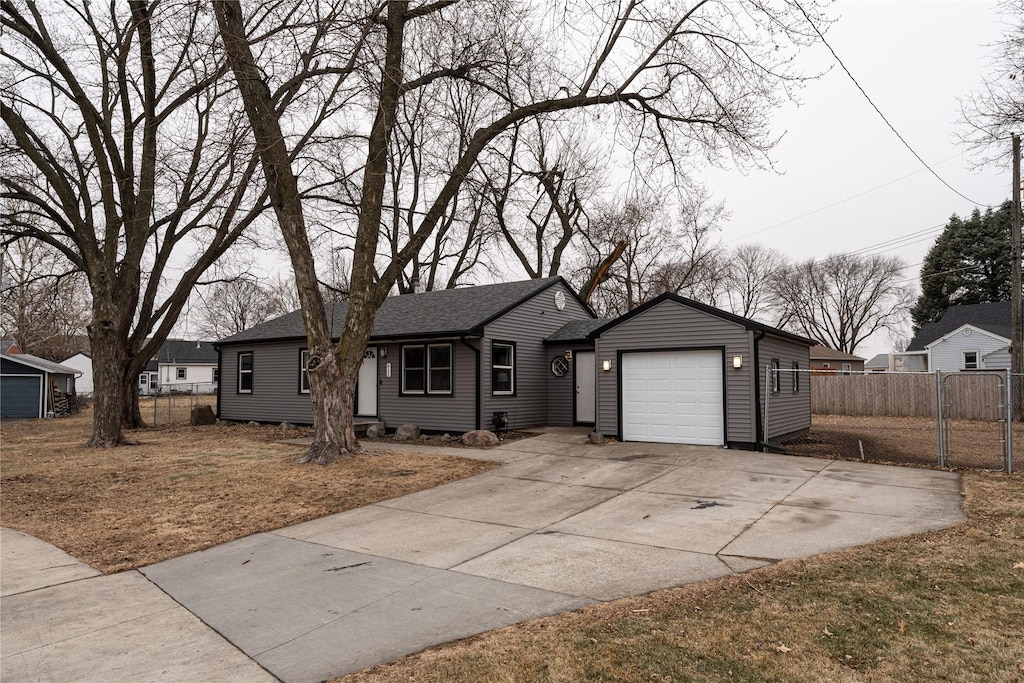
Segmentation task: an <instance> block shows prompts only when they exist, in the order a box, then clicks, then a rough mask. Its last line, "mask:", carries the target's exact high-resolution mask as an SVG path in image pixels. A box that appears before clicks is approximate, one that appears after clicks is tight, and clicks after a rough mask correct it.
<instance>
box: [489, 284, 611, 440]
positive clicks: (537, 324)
mask: <svg viewBox="0 0 1024 683" xmlns="http://www.w3.org/2000/svg"><path fill="white" fill-rule="evenodd" d="M559 290H561V292H562V294H563V295H564V296H565V308H563V309H562V310H558V308H557V307H556V306H555V292H556V291H559ZM590 317H591V316H590V314H589V313H588V312H587V311H586V310H585V309H584V308H583V307H582V306H581V305H580V303H579V302H578V301H577V300H576V297H575V296H573V295H572V293H571V292H570V291H569V289H567V288H566V287H565V285H564V284H562V283H558V284H556V285H554V286H552V287H549V288H548V289H545V290H543V291H541V292H539V293H538V294H536V295H534V296H533V297H532V298H530V299H528V300H527V301H525V302H524V303H523V304H522V305H520V306H517V307H516V308H515V309H513V310H511V311H509V312H508V313H506V314H505V315H503V316H501V317H500V318H498V319H497V320H495V321H494V322H492V323H490V324H489V325H487V327H486V328H485V330H484V338H483V340H482V352H483V353H482V359H481V360H482V363H481V375H482V377H481V380H482V382H481V391H482V394H481V395H482V398H483V416H482V417H483V427H484V428H485V429H489V428H491V427H492V426H493V424H492V419H493V417H494V413H495V412H498V411H504V412H507V413H508V426H509V428H510V429H522V428H524V427H536V426H540V425H545V424H548V422H549V416H550V415H551V414H552V406H553V405H554V404H555V403H556V402H561V403H562V404H564V405H558V406H557V408H556V410H555V413H556V414H561V415H564V412H563V411H567V412H568V415H569V420H568V422H559V423H558V424H572V396H573V394H572V386H571V383H572V373H571V372H570V373H569V375H568V380H569V383H570V386H569V391H570V393H569V394H568V395H566V393H565V391H564V389H562V387H561V383H557V384H559V387H558V388H559V389H560V391H559V392H558V395H557V396H551V395H550V394H549V393H548V389H549V380H548V377H549V376H551V360H552V358H553V357H554V355H555V354H556V353H557V352H556V351H553V349H552V348H550V347H545V345H544V339H545V338H547V337H549V336H551V335H552V334H553V333H554V332H555V331H557V330H559V329H560V328H561V327H562V326H563V325H565V324H566V323H568V322H570V321H573V320H579V319H581V318H588V319H589V318H590ZM495 341H505V342H514V343H515V348H516V351H515V395H512V396H501V395H499V396H494V395H492V393H491V344H492V342H495ZM559 348H562V347H559ZM563 353H564V350H563ZM553 379H559V378H553ZM561 379H563V380H564V379H566V378H561Z"/></svg>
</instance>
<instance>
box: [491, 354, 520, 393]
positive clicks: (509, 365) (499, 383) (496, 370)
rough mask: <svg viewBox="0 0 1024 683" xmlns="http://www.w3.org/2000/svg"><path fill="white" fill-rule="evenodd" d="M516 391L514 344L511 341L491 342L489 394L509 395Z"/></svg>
mask: <svg viewBox="0 0 1024 683" xmlns="http://www.w3.org/2000/svg"><path fill="white" fill-rule="evenodd" d="M515 393H516V345H515V344H513V343H511V342H492V343H491V394H494V395H497V396H502V395H504V396H511V395H514V394H515Z"/></svg>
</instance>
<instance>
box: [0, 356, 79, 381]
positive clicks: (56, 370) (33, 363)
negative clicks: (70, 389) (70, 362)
mask: <svg viewBox="0 0 1024 683" xmlns="http://www.w3.org/2000/svg"><path fill="white" fill-rule="evenodd" d="M0 356H3V357H4V359H5V360H9V361H13V362H15V363H21V364H22V365H27V366H29V367H30V368H36V369H37V370H42V371H44V372H49V373H51V374H54V375H75V376H76V377H77V376H78V375H81V374H82V371H81V370H76V369H75V368H69V367H68V366H66V365H61V364H60V363H54V362H53V361H52V360H46V359H45V358H40V357H39V356H33V355H32V354H29V353H15V354H6V353H3V354H0Z"/></svg>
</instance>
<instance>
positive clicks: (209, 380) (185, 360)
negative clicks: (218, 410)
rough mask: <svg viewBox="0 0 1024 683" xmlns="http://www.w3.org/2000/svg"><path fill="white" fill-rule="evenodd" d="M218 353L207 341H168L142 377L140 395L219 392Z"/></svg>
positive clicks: (147, 366)
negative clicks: (165, 392)
mask: <svg viewBox="0 0 1024 683" xmlns="http://www.w3.org/2000/svg"><path fill="white" fill-rule="evenodd" d="M217 379H218V377H217V349H216V347H215V346H214V345H213V344H212V343H210V342H205V341H195V340H192V341H188V340H184V339H168V340H167V341H165V342H164V343H163V344H162V345H161V346H160V350H159V351H158V352H157V354H156V357H154V358H153V359H152V360H150V361H149V363H148V364H147V365H146V369H145V370H144V371H143V372H142V373H140V374H139V393H140V394H143V395H145V394H153V393H156V391H157V390H158V389H159V390H160V391H179V390H180V391H193V392H199V393H211V394H212V393H214V392H215V391H216V390H217Z"/></svg>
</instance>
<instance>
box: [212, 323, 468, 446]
mask: <svg viewBox="0 0 1024 683" xmlns="http://www.w3.org/2000/svg"><path fill="white" fill-rule="evenodd" d="M459 341H460V342H462V345H463V346H465V347H466V348H467V349H469V350H470V351H472V352H473V355H474V356H475V357H476V382H474V389H475V391H476V428H477V429H478V430H479V429H481V424H482V422H481V420H482V413H483V394H482V393H481V391H480V385H481V383H482V382H481V381H480V349H478V348H477V347H475V346H473V345H472V344H470V343H469V342H468V341H466V335H462V336H461V337H459ZM218 387H219V385H218ZM219 403H220V402H219V401H218V405H219Z"/></svg>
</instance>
